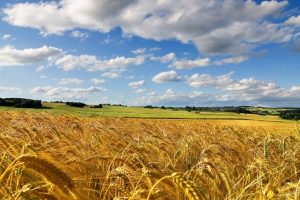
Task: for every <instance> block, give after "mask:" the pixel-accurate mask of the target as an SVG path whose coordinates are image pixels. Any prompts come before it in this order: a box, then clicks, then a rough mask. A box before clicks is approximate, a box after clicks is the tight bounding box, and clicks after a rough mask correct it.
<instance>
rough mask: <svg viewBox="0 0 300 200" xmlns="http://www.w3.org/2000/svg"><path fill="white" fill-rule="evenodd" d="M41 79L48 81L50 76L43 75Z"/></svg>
mask: <svg viewBox="0 0 300 200" xmlns="http://www.w3.org/2000/svg"><path fill="white" fill-rule="evenodd" d="M40 78H41V79H47V78H48V76H46V75H41V76H40Z"/></svg>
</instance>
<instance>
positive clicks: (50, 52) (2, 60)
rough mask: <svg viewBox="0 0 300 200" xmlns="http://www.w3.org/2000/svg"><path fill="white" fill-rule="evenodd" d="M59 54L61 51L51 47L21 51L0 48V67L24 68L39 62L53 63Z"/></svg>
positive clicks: (6, 47) (12, 48) (5, 47)
mask: <svg viewBox="0 0 300 200" xmlns="http://www.w3.org/2000/svg"><path fill="white" fill-rule="evenodd" d="M61 54H62V50H61V49H58V48H55V47H51V46H43V47H40V48H36V49H33V48H29V49H22V50H19V49H16V48H14V47H12V46H4V47H3V48H0V67H8V66H25V65H31V64H36V63H40V62H53V61H54V60H55V59H57V57H58V56H59V55H61Z"/></svg>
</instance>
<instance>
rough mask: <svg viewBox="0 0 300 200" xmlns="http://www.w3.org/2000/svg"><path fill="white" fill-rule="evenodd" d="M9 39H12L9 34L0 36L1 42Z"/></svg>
mask: <svg viewBox="0 0 300 200" xmlns="http://www.w3.org/2000/svg"><path fill="white" fill-rule="evenodd" d="M10 39H13V37H12V36H11V35H9V34H4V35H3V36H2V40H10Z"/></svg>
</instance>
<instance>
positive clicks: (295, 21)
mask: <svg viewBox="0 0 300 200" xmlns="http://www.w3.org/2000/svg"><path fill="white" fill-rule="evenodd" d="M286 23H287V24H290V25H295V26H300V15H299V16H292V17H290V18H289V19H288V20H287V21H286Z"/></svg>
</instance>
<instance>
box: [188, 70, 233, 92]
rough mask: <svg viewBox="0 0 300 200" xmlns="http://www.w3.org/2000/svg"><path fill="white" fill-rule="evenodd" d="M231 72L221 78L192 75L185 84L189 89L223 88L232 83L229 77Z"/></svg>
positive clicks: (207, 75)
mask: <svg viewBox="0 0 300 200" xmlns="http://www.w3.org/2000/svg"><path fill="white" fill-rule="evenodd" d="M232 74H233V72H230V73H228V74H224V75H221V76H216V77H214V76H211V75H209V74H193V75H192V76H191V77H189V78H188V80H187V83H188V85H189V86H191V87H195V88H200V87H223V86H224V85H228V84H230V83H232V79H231V75H232Z"/></svg>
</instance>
